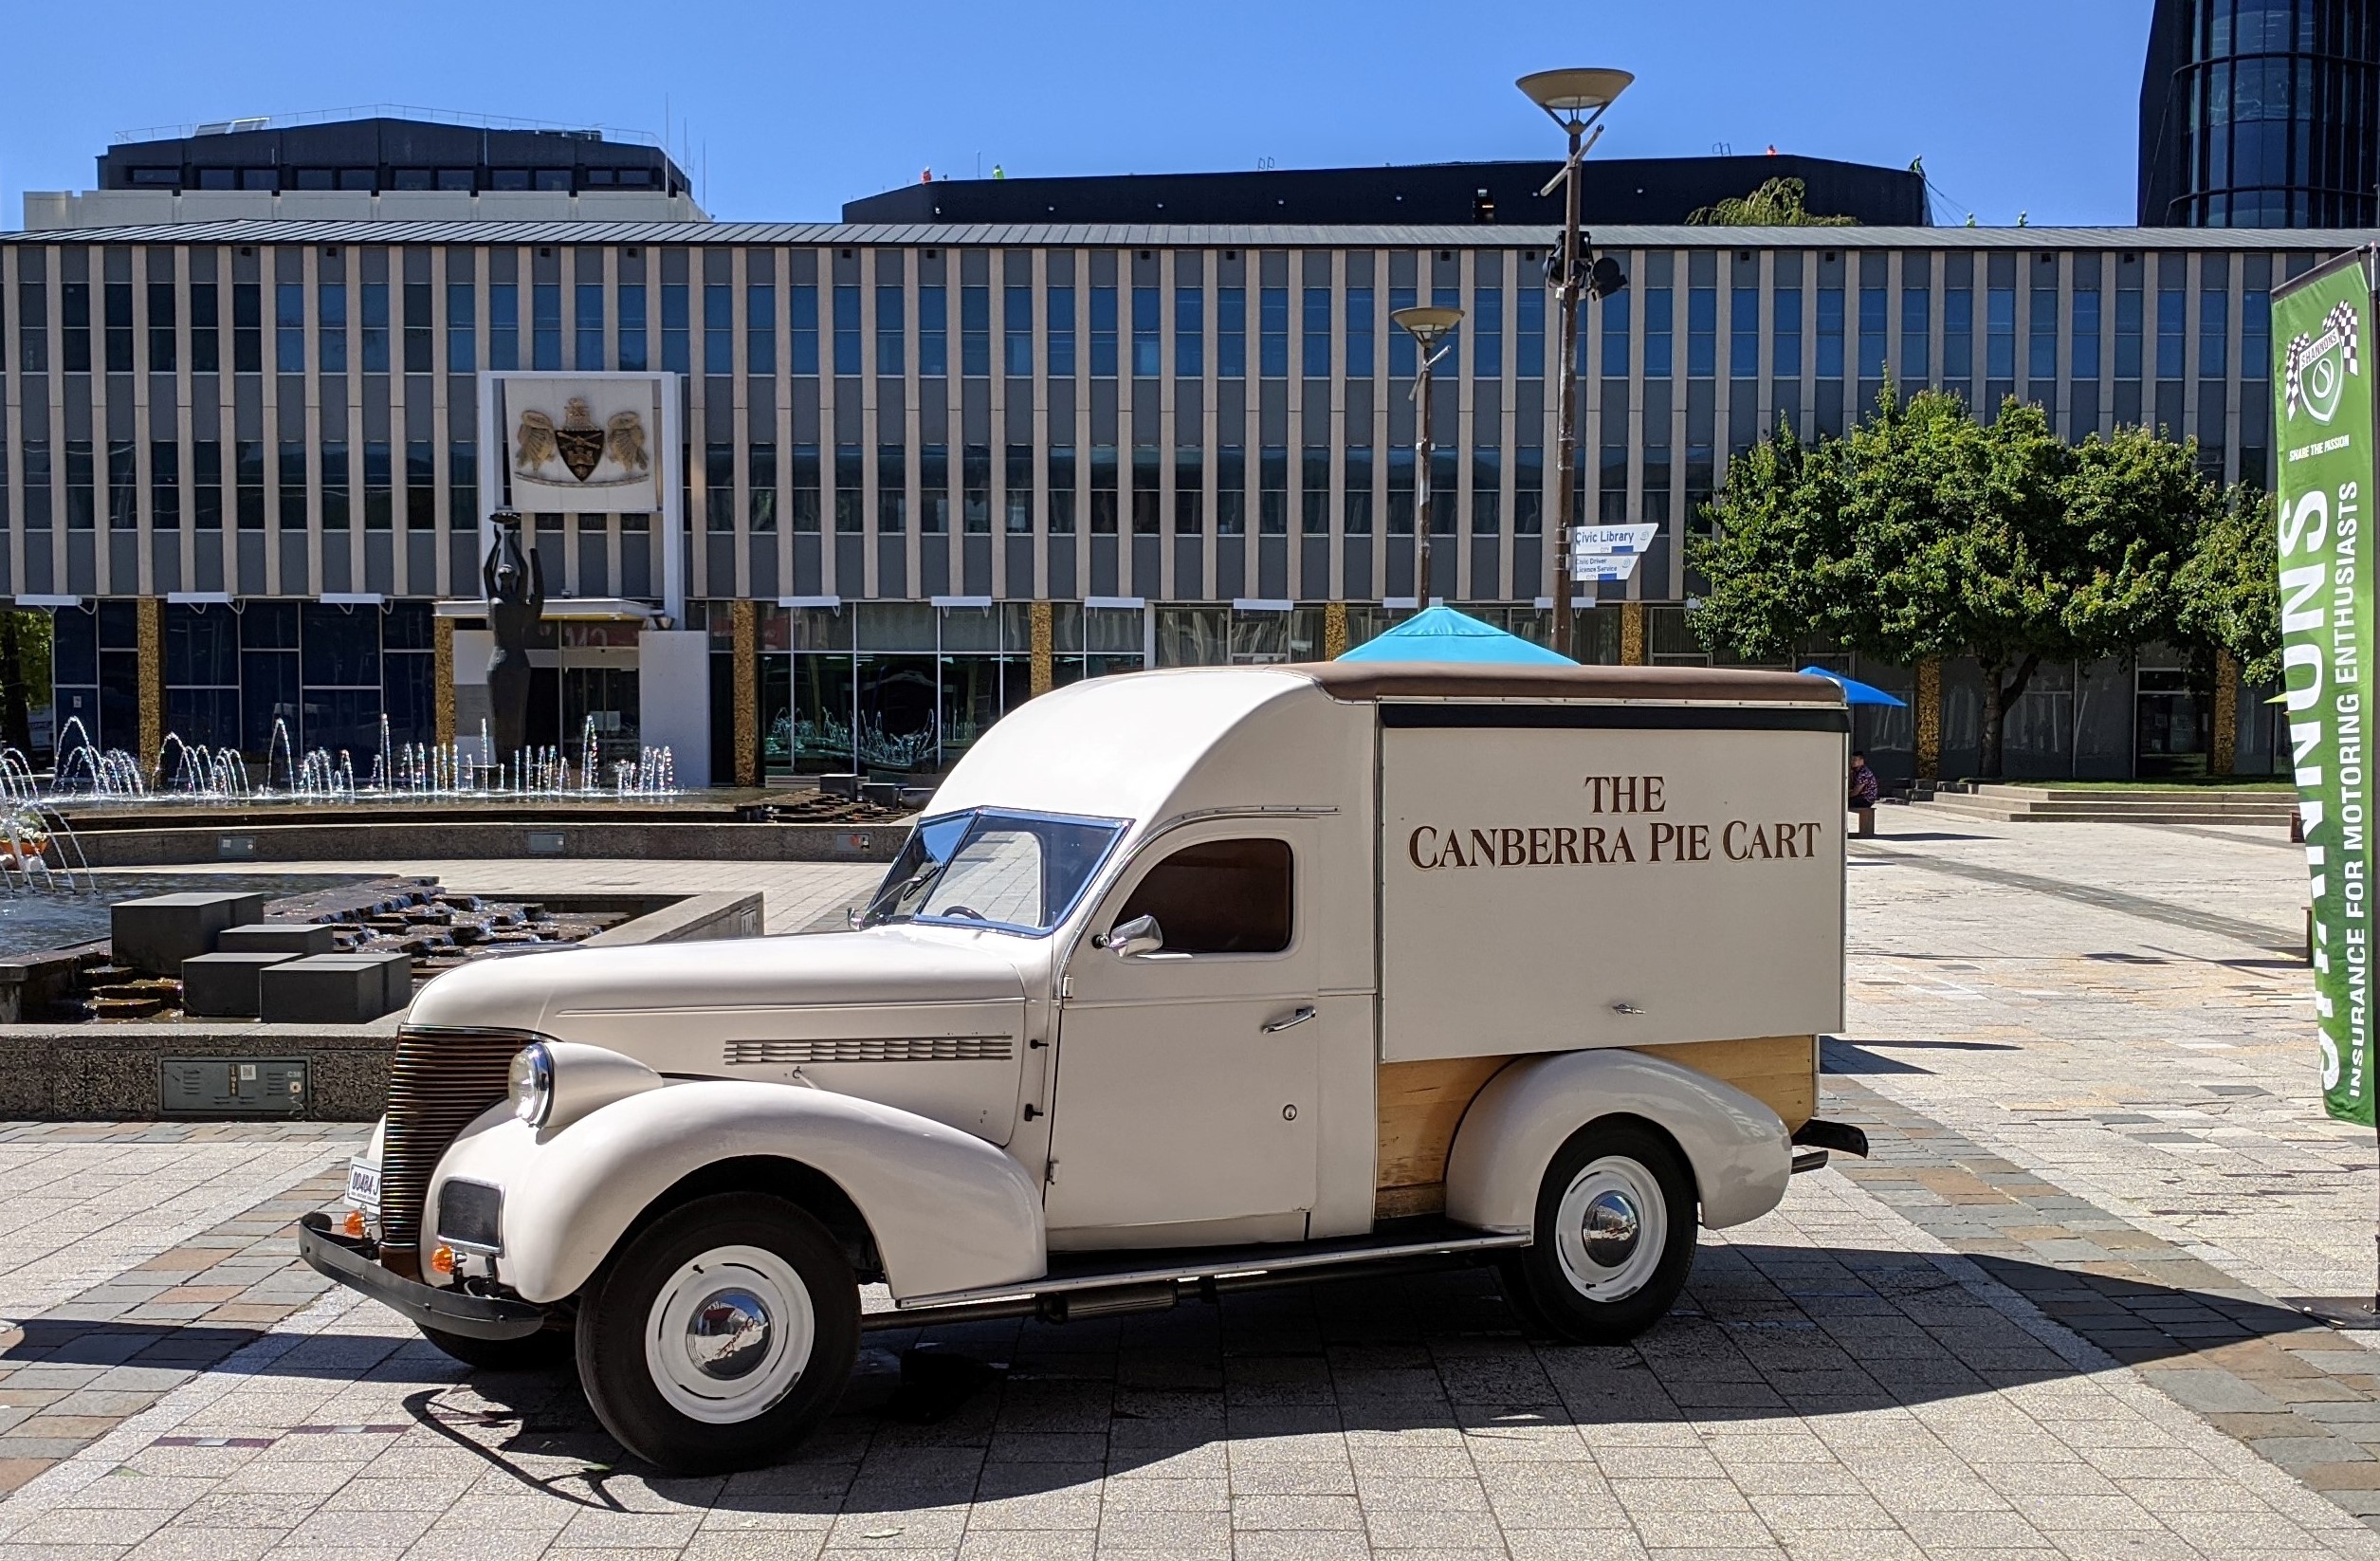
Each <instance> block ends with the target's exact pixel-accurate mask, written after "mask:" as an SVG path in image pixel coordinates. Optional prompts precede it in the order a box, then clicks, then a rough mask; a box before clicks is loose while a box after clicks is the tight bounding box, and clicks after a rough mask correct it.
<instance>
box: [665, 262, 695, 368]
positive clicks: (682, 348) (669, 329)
mask: <svg viewBox="0 0 2380 1561" xmlns="http://www.w3.org/2000/svg"><path fill="white" fill-rule="evenodd" d="M687 291H688V289H687V285H686V284H685V283H682V282H665V283H663V284H662V285H661V366H662V368H663V369H664V370H666V371H667V372H668V373H670V374H692V373H693V372H694V353H693V347H692V345H691V337H692V325H693V320H692V316H691V313H690V311H691V309H692V306H693V305H692V303H691V301H690V300H689V299H688V297H687Z"/></svg>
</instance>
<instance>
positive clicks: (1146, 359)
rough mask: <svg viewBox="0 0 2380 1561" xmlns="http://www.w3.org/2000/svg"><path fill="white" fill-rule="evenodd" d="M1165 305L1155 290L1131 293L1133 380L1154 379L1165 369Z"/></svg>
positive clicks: (1141, 288)
mask: <svg viewBox="0 0 2380 1561" xmlns="http://www.w3.org/2000/svg"><path fill="white" fill-rule="evenodd" d="M1163 315H1164V303H1163V295H1162V294H1160V293H1159V292H1158V290H1157V289H1156V288H1154V287H1135V288H1133V289H1132V377H1134V378H1135V379H1154V378H1156V377H1157V376H1158V375H1159V374H1161V373H1163V369H1164V345H1163Z"/></svg>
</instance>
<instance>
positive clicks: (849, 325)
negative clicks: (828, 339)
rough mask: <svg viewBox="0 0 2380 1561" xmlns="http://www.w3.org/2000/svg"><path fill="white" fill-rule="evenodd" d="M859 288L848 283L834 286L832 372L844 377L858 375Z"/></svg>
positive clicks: (839, 283)
mask: <svg viewBox="0 0 2380 1561" xmlns="http://www.w3.org/2000/svg"><path fill="white" fill-rule="evenodd" d="M859 366H860V353H859V288H858V286H857V285H854V284H851V283H849V282H838V283H836V284H835V286H834V372H835V373H836V374H838V375H841V376H845V377H847V378H848V377H851V376H854V375H857V374H858V373H859Z"/></svg>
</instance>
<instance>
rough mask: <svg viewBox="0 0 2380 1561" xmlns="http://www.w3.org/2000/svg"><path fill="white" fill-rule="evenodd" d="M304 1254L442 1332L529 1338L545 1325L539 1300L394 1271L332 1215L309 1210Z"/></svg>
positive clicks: (301, 1241) (302, 1229) (318, 1267)
mask: <svg viewBox="0 0 2380 1561" xmlns="http://www.w3.org/2000/svg"><path fill="white" fill-rule="evenodd" d="M298 1256H300V1257H301V1258H304V1259H305V1260H306V1263H307V1265H308V1266H309V1267H311V1268H313V1269H314V1270H315V1271H316V1272H317V1273H319V1274H322V1275H326V1276H329V1277H331V1278H333V1279H336V1280H338V1281H339V1283H340V1284H343V1285H345V1286H346V1287H347V1288H348V1289H350V1290H357V1291H361V1292H362V1293H363V1294H365V1295H369V1296H371V1297H372V1298H373V1299H374V1300H375V1301H378V1302H379V1303H380V1304H381V1305H383V1306H386V1307H388V1308H390V1309H391V1310H393V1311H394V1312H396V1313H400V1314H402V1315H403V1316H405V1317H406V1318H408V1319H410V1320H411V1321H412V1322H414V1323H417V1324H419V1325H420V1326H421V1327H423V1328H434V1329H436V1330H437V1331H440V1332H442V1333H460V1334H462V1335H463V1336H464V1337H465V1338H469V1339H525V1338H527V1337H528V1336H529V1335H530V1334H532V1333H535V1332H536V1331H539V1330H540V1329H541V1328H543V1327H544V1326H545V1319H546V1315H547V1309H546V1308H544V1307H541V1306H538V1305H536V1304H534V1303H533V1302H529V1301H516V1300H507V1299H505V1298H503V1297H502V1296H497V1295H466V1294H465V1293H464V1292H462V1291H460V1290H441V1289H439V1288H438V1287H437V1286H435V1285H426V1284H423V1283H422V1282H421V1281H420V1280H418V1279H409V1278H407V1277H405V1276H403V1275H401V1274H394V1273H391V1272H390V1271H389V1270H388V1269H386V1268H383V1267H382V1266H381V1265H380V1264H379V1262H378V1261H376V1260H375V1258H374V1257H373V1255H372V1252H371V1250H370V1247H369V1245H368V1243H366V1242H365V1241H363V1240H360V1239H357V1238H354V1237H349V1236H344V1235H341V1234H340V1233H339V1232H338V1231H336V1230H334V1229H332V1228H331V1220H330V1216H329V1215H327V1214H309V1215H306V1216H304V1217H303V1218H302V1219H301V1220H300V1221H298Z"/></svg>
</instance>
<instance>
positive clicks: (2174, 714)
mask: <svg viewBox="0 0 2380 1561" xmlns="http://www.w3.org/2000/svg"><path fill="white" fill-rule="evenodd" d="M2209 704H2210V701H2208V699H2207V698H2206V695H2204V694H2202V693H2200V692H2199V691H2198V690H2197V689H2193V688H2191V687H2190V677H2189V673H2188V672H2186V671H2182V670H2178V669H2172V668H2151V667H2144V668H2142V669H2141V670H2140V681H2139V683H2138V685H2137V687H2136V689H2135V691H2134V693H2133V773H2134V774H2136V775H2138V776H2140V777H2141V778H2142V779H2143V780H2155V779H2161V778H2164V777H2168V776H2185V775H2205V774H2206V743H2207V737H2208V735H2209V727H2210V725H2211V722H2212V718H2213V711H2212V710H2210V709H2209V708H2208V705H2209Z"/></svg>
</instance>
